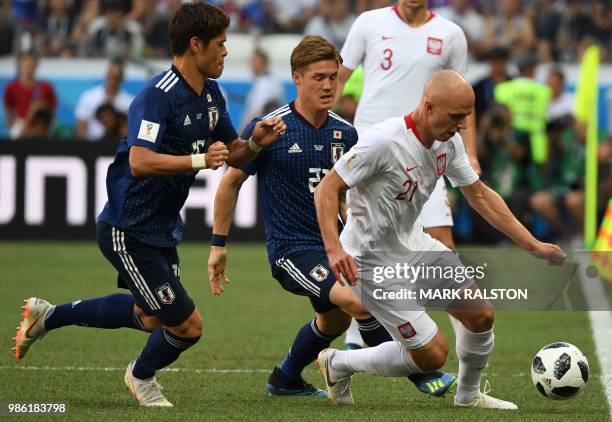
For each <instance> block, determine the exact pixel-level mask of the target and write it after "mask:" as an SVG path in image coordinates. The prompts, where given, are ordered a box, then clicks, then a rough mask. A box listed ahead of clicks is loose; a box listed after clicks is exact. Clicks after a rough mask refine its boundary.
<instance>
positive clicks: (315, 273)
mask: <svg viewBox="0 0 612 422" xmlns="http://www.w3.org/2000/svg"><path fill="white" fill-rule="evenodd" d="M328 275H329V270H328V269H327V268H325V267H324V266H323V265H321V264H319V265H317V266H316V267H314V268H313V269H312V271H310V276H311V277H312V278H314V279H315V280H317V281H318V282H321V281H323V280H325V279H326V278H327V276H328Z"/></svg>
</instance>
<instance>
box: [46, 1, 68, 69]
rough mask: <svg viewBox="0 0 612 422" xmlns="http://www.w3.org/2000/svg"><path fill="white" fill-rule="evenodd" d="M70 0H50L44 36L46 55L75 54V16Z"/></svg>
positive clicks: (65, 55) (64, 55)
mask: <svg viewBox="0 0 612 422" xmlns="http://www.w3.org/2000/svg"><path fill="white" fill-rule="evenodd" d="M69 2H70V0H49V2H48V4H47V9H48V10H47V13H46V16H47V17H46V21H45V25H44V26H45V34H44V37H43V51H44V54H45V55H46V56H62V57H68V56H72V55H73V54H74V46H73V45H72V39H71V34H72V31H73V29H74V25H75V21H74V17H73V16H72V14H71V13H70V7H69V6H70V5H69Z"/></svg>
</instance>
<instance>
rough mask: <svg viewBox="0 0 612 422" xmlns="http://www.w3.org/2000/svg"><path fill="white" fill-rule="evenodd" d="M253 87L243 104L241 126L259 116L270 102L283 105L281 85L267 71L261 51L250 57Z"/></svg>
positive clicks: (264, 55) (265, 55) (265, 61)
mask: <svg viewBox="0 0 612 422" xmlns="http://www.w3.org/2000/svg"><path fill="white" fill-rule="evenodd" d="M251 72H253V76H254V78H253V85H252V87H251V90H250V91H249V93H248V95H247V97H246V101H245V104H244V118H243V125H245V124H247V123H249V122H250V121H251V120H252V119H253V118H254V117H256V116H261V115H262V113H263V108H264V106H265V105H266V104H268V103H270V102H275V103H278V104H284V95H283V85H282V84H281V82H280V81H279V80H278V79H276V78H275V77H274V76H272V75H271V74H270V72H269V70H268V56H267V54H266V53H265V52H264V51H263V50H259V49H258V50H255V51H254V52H253V55H252V56H251Z"/></svg>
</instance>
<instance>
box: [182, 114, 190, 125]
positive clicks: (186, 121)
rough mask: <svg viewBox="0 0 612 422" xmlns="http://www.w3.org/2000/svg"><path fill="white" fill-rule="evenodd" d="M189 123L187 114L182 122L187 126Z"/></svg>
mask: <svg viewBox="0 0 612 422" xmlns="http://www.w3.org/2000/svg"><path fill="white" fill-rule="evenodd" d="M190 124H191V119H190V118H189V114H188V115H186V116H185V121H184V122H183V126H187V125H190Z"/></svg>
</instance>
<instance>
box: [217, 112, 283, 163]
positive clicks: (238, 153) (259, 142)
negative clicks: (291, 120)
mask: <svg viewBox="0 0 612 422" xmlns="http://www.w3.org/2000/svg"><path fill="white" fill-rule="evenodd" d="M285 130H287V125H286V124H285V122H283V119H282V118H281V117H273V118H271V119H267V120H261V121H259V122H257V123H256V124H255V128H254V129H253V135H252V136H251V139H249V140H248V141H245V140H243V139H240V138H237V139H234V140H233V141H231V142H229V143H228V144H227V145H228V147H229V149H230V154H229V158H228V159H227V164H229V165H230V166H232V167H236V168H238V167H242V166H244V165H245V164H246V163H248V162H249V161H251V160H252V159H254V158H255V157H256V156H257V154H258V153H259V151H260V150H261V149H262V148H264V147H267V146H268V145H272V144H273V143H274V142H276V141H277V140H278V139H279V138H280V137H281V136H283V135H284V134H285Z"/></svg>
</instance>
